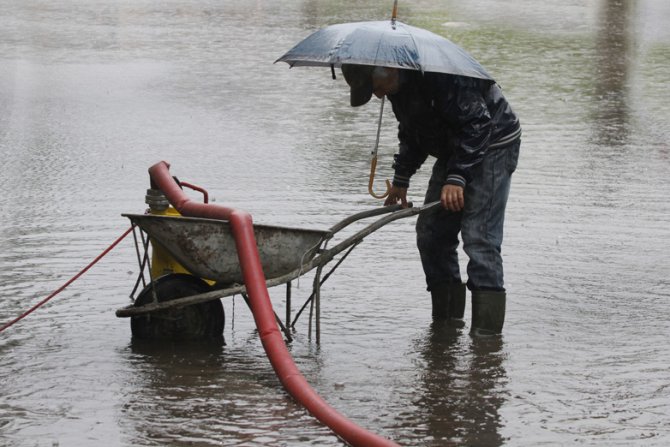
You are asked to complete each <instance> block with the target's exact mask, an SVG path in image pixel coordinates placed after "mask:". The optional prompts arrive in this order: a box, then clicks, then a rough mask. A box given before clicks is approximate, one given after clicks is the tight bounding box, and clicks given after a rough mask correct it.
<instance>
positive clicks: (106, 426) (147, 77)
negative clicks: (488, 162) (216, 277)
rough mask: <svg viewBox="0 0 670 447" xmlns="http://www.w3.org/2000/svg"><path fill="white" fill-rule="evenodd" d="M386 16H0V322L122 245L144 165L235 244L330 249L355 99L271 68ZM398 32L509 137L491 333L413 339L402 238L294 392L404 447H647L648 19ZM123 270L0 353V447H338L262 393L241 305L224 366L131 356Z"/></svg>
mask: <svg viewBox="0 0 670 447" xmlns="http://www.w3.org/2000/svg"><path fill="white" fill-rule="evenodd" d="M386 3H388V5H387V4H386ZM391 3H392V2H391V1H388V2H356V1H343V0H340V1H325V0H323V1H307V0H305V1H288V0H282V1H261V0H259V1H249V0H232V1H226V2H216V1H211V0H205V1H200V2H187V1H183V0H182V1H179V0H172V1H160V2H159V1H149V0H140V1H135V0H133V1H109V0H97V1H81V0H72V1H38V0H26V1H22V2H15V1H11V0H0V157H1V159H2V169H1V170H0V188H1V189H0V190H1V191H2V194H1V196H0V216H1V217H2V218H1V220H0V231H1V232H0V235H1V236H0V266H1V268H0V321H1V322H4V321H7V320H9V319H10V318H12V317H14V316H15V315H17V314H18V313H20V312H21V311H22V310H23V309H26V308H28V307H30V306H31V305H32V304H34V303H36V302H37V301H39V300H41V299H42V298H44V297H45V296H47V295H48V294H49V293H51V292H52V291H53V290H55V289H56V288H57V287H59V286H60V285H62V284H63V283H64V282H65V281H66V280H67V279H69V278H70V277H71V276H72V275H74V274H75V273H76V272H77V271H79V270H80V269H81V268H82V267H84V266H85V265H86V264H87V263H88V262H89V261H90V260H92V259H93V258H94V257H95V256H96V255H98V254H99V253H100V252H101V251H102V250H103V249H104V248H106V247H107V246H108V245H109V244H110V243H111V242H112V241H113V240H114V239H115V238H116V237H117V236H119V235H120V234H121V233H122V232H123V231H124V230H125V229H126V228H127V226H128V222H126V221H125V220H124V219H123V218H122V217H121V216H120V215H121V213H125V212H142V210H143V209H144V204H143V199H144V192H145V189H146V187H147V185H148V176H147V173H146V169H147V168H148V167H149V166H150V165H152V164H153V163H155V162H156V161H159V160H161V159H163V160H167V161H169V162H171V163H172V166H173V173H174V174H176V175H178V176H179V177H180V178H181V179H182V180H188V181H191V182H193V183H197V184H200V185H202V186H205V187H207V188H208V189H209V191H210V194H212V195H213V196H214V198H215V199H216V200H217V201H218V202H219V203H225V204H229V205H232V206H238V207H241V208H244V209H247V210H249V211H250V212H251V213H253V214H254V216H255V219H256V221H258V222H263V223H274V224H282V225H293V226H306V227H317V228H327V227H329V226H331V225H332V224H334V223H336V222H337V221H339V220H340V219H342V218H343V217H345V216H348V215H350V214H353V213H355V212H358V211H360V210H363V209H367V208H370V207H373V206H376V205H377V204H376V202H375V201H374V200H373V199H371V198H370V197H369V196H367V193H366V185H367V172H368V153H369V149H370V148H371V147H372V145H373V143H374V136H375V116H376V114H377V110H378V109H377V107H378V102H376V100H375V101H374V102H373V103H371V104H370V105H369V106H367V107H364V108H362V109H361V110H353V109H351V108H349V107H348V105H347V89H346V88H345V86H344V82H343V81H342V79H338V80H336V81H333V80H332V79H331V78H330V74H329V72H328V70H320V69H293V70H289V69H288V68H287V67H286V66H285V65H284V64H282V65H273V63H272V62H273V61H274V60H275V59H276V58H277V57H279V56H280V55H281V54H283V52H284V51H286V50H287V49H288V48H290V47H291V46H292V45H293V44H294V43H295V42H297V41H298V40H300V39H301V38H303V37H305V36H306V35H307V34H308V33H309V32H311V31H313V30H315V29H317V28H319V27H321V26H324V25H327V24H331V23H336V22H344V21H351V20H361V19H381V18H384V17H386V16H388V14H389V11H390V6H391ZM400 17H401V20H404V21H406V22H409V23H411V24H413V25H418V26H423V27H427V28H430V29H431V30H433V31H436V32H439V33H442V34H444V35H446V36H448V37H450V38H451V39H452V40H454V41H456V42H459V43H460V44H461V45H463V46H464V47H466V48H467V49H468V50H469V51H470V52H471V53H472V54H473V55H475V57H477V58H478V59H479V60H480V61H481V62H482V63H483V64H484V65H485V66H486V67H487V68H488V69H489V71H490V72H491V73H492V74H493V75H494V76H495V77H496V78H497V79H498V81H499V82H500V84H502V86H503V88H504V90H505V92H506V95H507V96H508V97H509V99H510V100H511V101H512V103H513V104H514V106H515V108H516V110H517V112H518V113H519V115H520V116H521V117H522V121H523V126H524V137H523V144H522V157H521V161H520V166H519V170H518V171H517V173H516V174H515V179H514V185H513V191H512V196H511V198H510V204H509V211H508V215H507V233H506V242H505V244H504V254H505V256H506V278H507V287H508V291H509V303H508V308H509V311H508V316H507V322H506V328H505V333H504V337H503V338H502V339H501V340H498V341H495V342H491V341H488V342H480V341H476V340H472V339H471V338H470V337H469V336H468V335H467V333H463V334H453V333H445V332H444V330H442V329H440V328H439V327H438V328H434V327H432V326H431V321H430V311H429V300H428V296H427V294H426V292H425V291H424V283H423V277H422V273H421V267H420V264H419V260H418V255H417V253H416V249H415V247H414V232H413V221H410V220H405V221H400V222H396V223H394V224H392V225H389V226H387V227H384V228H383V229H382V230H380V231H378V232H376V233H374V234H373V235H372V236H370V237H369V238H368V239H367V240H366V241H365V243H363V244H362V245H361V246H359V247H358V248H356V250H355V251H354V252H353V254H352V255H351V256H350V257H349V258H348V259H347V261H345V263H344V264H343V265H342V266H341V267H340V269H339V270H338V272H337V273H336V274H335V275H334V276H333V277H332V278H331V279H330V280H329V282H327V283H326V285H325V286H324V289H323V303H322V306H323V310H322V311H323V319H322V343H321V346H320V347H318V348H317V347H316V346H315V343H314V341H313V340H310V339H309V338H308V336H307V333H308V331H307V319H306V318H303V319H302V320H301V322H300V323H299V324H298V325H297V333H296V339H295V341H294V342H293V343H292V344H291V351H292V353H293V355H294V356H295V359H296V362H297V363H298V365H299V367H300V368H301V369H302V371H303V372H304V374H305V376H306V378H307V380H308V381H309V382H310V383H311V384H312V385H313V386H314V387H315V388H316V389H317V390H318V391H319V392H320V393H321V395H322V396H323V397H324V398H325V399H326V400H327V401H329V402H330V403H331V404H332V405H333V406H334V407H336V408H337V409H338V410H340V411H341V412H342V413H344V414H346V415H347V416H349V417H350V418H351V419H353V420H355V421H356V422H358V423H359V424H360V425H362V426H364V427H366V428H369V429H371V430H372V431H375V432H377V433H379V434H381V435H383V436H387V437H390V438H392V439H394V440H396V441H398V442H399V443H400V444H402V445H425V446H443V445H463V444H465V445H485V446H495V445H503V444H504V445H514V446H531V445H532V446H536V445H568V444H581V445H644V446H648V445H659V446H660V445H667V444H668V443H669V442H670V429H669V428H668V427H670V369H669V368H668V358H670V347H669V345H668V339H669V337H670V324H669V323H668V320H669V317H670V311H669V310H668V298H669V297H670V293H669V292H668V288H669V287H670V280H669V279H668V278H669V273H670V271H669V267H670V242H669V241H670V229H669V224H670V204H669V203H668V197H669V196H670V183H669V182H668V176H669V174H668V173H669V172H670V146H669V143H668V139H669V137H670V105H669V104H670V94H669V93H668V87H667V82H668V65H669V63H670V31H668V28H667V23H668V21H669V20H670V6H668V3H667V2H666V1H664V0H639V1H635V2H634V1H629V2H626V1H605V0H601V1H599V2H593V1H586V0H573V1H567V2H531V1H525V0H513V1H507V2H496V1H492V0H488V1H487V0H474V1H473V0H471V1H456V0H446V1H415V2H411V5H410V4H409V2H403V1H401V2H400ZM389 113H390V112H389ZM394 128H395V125H394V123H393V119H392V116H391V115H390V114H389V115H387V117H386V125H385V127H384V134H383V136H382V147H381V149H380V157H381V161H380V174H379V175H380V177H379V178H382V177H384V176H388V175H390V160H391V154H392V153H393V152H394V149H395V130H394ZM428 172H429V170H428V169H423V170H422V171H421V172H420V173H419V174H418V177H417V179H416V180H415V181H414V183H413V185H414V188H413V191H411V193H412V194H411V195H412V199H413V200H415V201H417V202H418V201H420V200H421V199H422V193H423V185H424V184H425V182H426V181H427V177H428ZM380 186H381V183H380ZM136 273H137V266H136V261H135V253H134V249H133V247H132V243H131V241H130V240H127V241H124V243H122V244H121V245H120V246H119V247H118V248H117V249H116V250H114V251H113V252H112V253H110V254H109V255H108V257H106V258H105V259H104V260H103V261H102V262H101V263H100V264H98V265H97V266H96V267H95V268H93V269H92V270H91V271H90V272H89V273H87V274H86V275H85V276H84V277H82V278H81V279H80V280H79V281H77V282H75V283H74V284H73V285H72V286H71V287H70V288H68V289H67V290H66V291H65V292H63V293H62V294H60V295H59V296H58V297H57V298H56V299H54V300H53V301H52V302H51V303H50V304H49V305H47V306H46V307H44V308H43V309H41V310H39V311H37V312H36V313H34V314H33V315H31V316H29V317H28V318H27V319H26V320H24V321H22V322H21V323H19V324H18V325H16V326H14V327H12V328H10V329H8V330H7V331H5V332H3V333H2V334H1V335H0V445H2V446H52V445H60V446H89V445H118V446H138V445H142V446H152V445H156V446H158V445H175V446H186V445H188V446H206V445H244V446H306V445H314V446H316V445H318V446H324V445H333V446H334V445H340V443H339V441H338V440H337V438H336V437H335V436H333V435H332V434H331V433H330V431H329V430H328V429H326V428H324V427H323V426H321V425H320V424H319V423H317V422H316V421H315V420H314V419H312V418H311V417H310V416H309V415H307V414H306V413H305V412H304V411H303V410H302V409H301V408H300V407H299V406H298V405H297V404H295V403H294V402H293V401H291V399H290V398H289V397H288V396H287V395H286V394H285V393H284V391H283V390H282V389H281V387H280V385H279V383H278V380H277V379H276V378H275V376H274V374H273V372H272V369H271V367H270V365H269V363H268V361H267V360H266V359H265V356H264V354H263V350H262V347H261V345H260V343H259V341H258V338H257V336H256V334H255V332H254V326H253V321H252V319H251V316H250V314H249V312H248V310H247V309H246V308H245V306H244V304H243V302H242V300H241V299H239V298H237V299H236V300H235V301H234V302H233V300H232V299H226V301H225V303H224V306H225V309H226V314H227V322H226V329H225V339H226V345H225V346H202V345H195V346H194V345H186V346H184V345H163V346H157V345H155V344H153V345H152V344H149V345H146V344H145V345H139V346H138V345H136V344H133V343H131V339H130V328H129V322H128V321H127V320H122V319H117V318H116V317H115V316H114V310H115V309H117V308H118V307H121V306H123V305H125V304H127V302H128V298H127V296H128V294H129V293H130V290H131V288H132V285H133V283H134V279H135V275H136ZM310 285H311V275H306V276H305V278H304V280H301V282H300V289H297V290H296V289H295V284H294V300H299V299H300V298H302V299H304V298H306V296H307V295H308V294H309V290H310ZM271 292H272V295H273V302H274V304H275V306H276V309H277V312H278V313H279V314H280V315H283V312H284V309H283V306H284V301H283V289H281V288H277V289H273V290H272V291H271ZM468 311H469V308H468Z"/></svg>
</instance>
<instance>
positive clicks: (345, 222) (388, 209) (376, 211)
mask: <svg viewBox="0 0 670 447" xmlns="http://www.w3.org/2000/svg"><path fill="white" fill-rule="evenodd" d="M407 206H408V207H409V208H412V206H413V204H412V202H409V203H408V204H407ZM401 209H403V208H402V205H400V204H396V205H389V206H382V207H376V208H372V209H369V210H366V211H361V212H360V213H356V214H354V215H351V216H349V217H347V218H345V219H342V220H341V221H340V222H338V223H336V224H335V225H333V226H332V227H330V229H329V230H328V231H330V232H331V233H332V234H335V233H337V232H338V231H340V230H342V229H343V228H345V227H347V226H349V225H351V224H352V223H354V222H356V221H359V220H361V219H367V218H368V217H375V216H380V215H382V214H388V213H394V212H396V211H399V210H401Z"/></svg>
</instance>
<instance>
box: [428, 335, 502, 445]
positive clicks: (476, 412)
mask: <svg viewBox="0 0 670 447" xmlns="http://www.w3.org/2000/svg"><path fill="white" fill-rule="evenodd" d="M420 355H421V356H422V358H423V360H424V361H425V371H424V373H423V374H422V384H421V388H420V390H421V392H422V396H421V398H420V399H418V401H417V404H418V405H419V407H420V408H421V409H422V411H424V418H425V422H426V425H427V428H428V432H429V433H428V435H429V436H428V437H429V438H430V439H432V440H433V441H434V445H440V446H446V445H486V446H498V445H502V444H503V442H504V439H503V437H502V436H501V434H500V429H501V428H502V421H501V418H500V414H499V410H500V408H501V407H502V405H503V404H504V402H505V395H506V392H505V384H506V372H505V368H504V364H503V363H504V354H503V340H502V337H494V338H490V339H481V338H470V337H467V336H466V335H464V334H463V333H462V330H461V329H455V328H453V327H450V326H448V325H446V324H444V323H442V322H434V323H433V324H432V325H431V326H430V329H429V330H428V332H427V334H426V337H425V340H424V341H423V346H422V347H421V350H420Z"/></svg>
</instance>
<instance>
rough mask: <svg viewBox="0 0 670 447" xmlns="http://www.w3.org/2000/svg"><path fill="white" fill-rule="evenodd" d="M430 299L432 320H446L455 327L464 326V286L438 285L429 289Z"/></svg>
mask: <svg viewBox="0 0 670 447" xmlns="http://www.w3.org/2000/svg"><path fill="white" fill-rule="evenodd" d="M430 297H431V300H432V302H433V319H434V320H447V321H449V323H450V324H451V325H454V326H456V327H463V326H464V325H465V323H464V322H463V313H464V312H465V284H449V283H441V284H438V285H436V286H433V288H432V289H431V291H430Z"/></svg>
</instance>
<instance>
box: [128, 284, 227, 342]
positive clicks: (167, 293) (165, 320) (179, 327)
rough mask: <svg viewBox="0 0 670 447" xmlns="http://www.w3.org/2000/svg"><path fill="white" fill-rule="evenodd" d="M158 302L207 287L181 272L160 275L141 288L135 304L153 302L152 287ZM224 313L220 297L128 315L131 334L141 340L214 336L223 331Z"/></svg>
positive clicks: (185, 295) (205, 289) (184, 295)
mask: <svg viewBox="0 0 670 447" xmlns="http://www.w3.org/2000/svg"><path fill="white" fill-rule="evenodd" d="M154 289H155V290H156V297H157V299H158V302H159V303H162V302H166V301H171V300H174V299H177V298H183V297H187V296H191V295H197V294H200V293H205V292H208V291H209V290H211V287H210V286H209V284H207V283H206V282H205V281H203V280H202V279H200V278H198V277H196V276H193V275H187V274H182V273H174V274H169V275H165V276H161V277H160V278H158V279H157V280H155V281H154V282H153V284H149V285H148V286H146V287H145V288H144V290H142V292H141V293H140V294H139V295H138V297H137V299H136V300H135V306H136V307H139V306H143V305H145V304H149V303H151V302H153V296H154V295H153V290H154ZM224 322H225V315H224V311H223V305H222V304H221V300H212V301H207V302H205V303H198V304H192V305H190V306H185V307H178V308H173V309H166V310H162V311H160V312H153V313H151V314H148V315H139V316H135V317H131V319H130V330H131V332H132V334H133V337H134V338H138V339H144V340H196V339H206V338H210V339H211V338H218V337H221V336H222V334H223V326H224Z"/></svg>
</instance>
